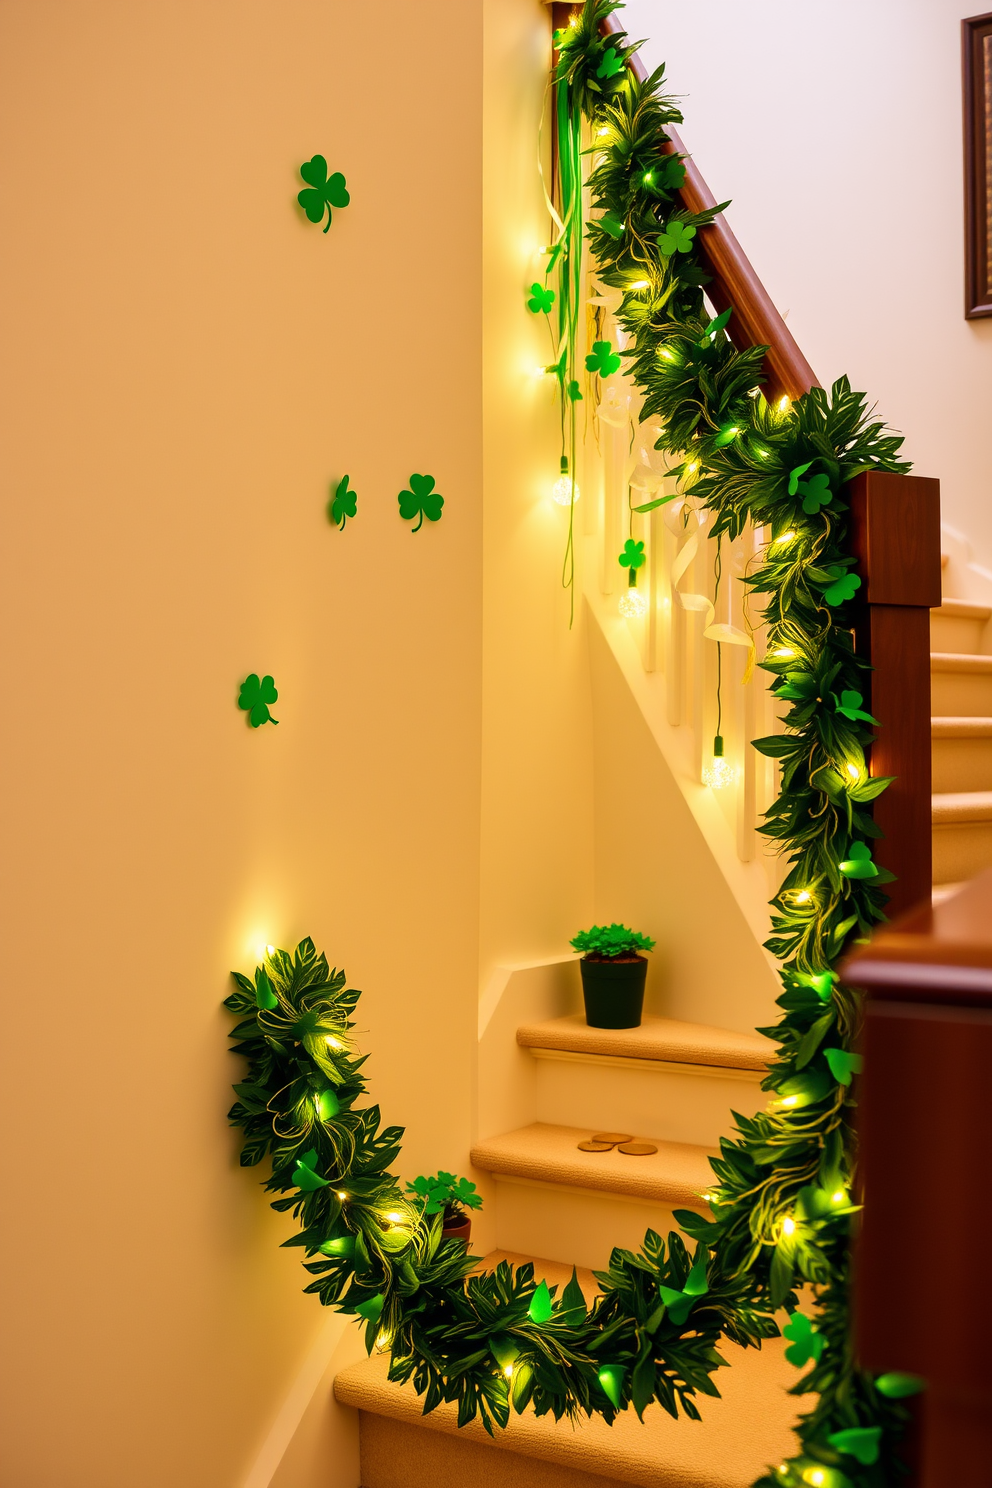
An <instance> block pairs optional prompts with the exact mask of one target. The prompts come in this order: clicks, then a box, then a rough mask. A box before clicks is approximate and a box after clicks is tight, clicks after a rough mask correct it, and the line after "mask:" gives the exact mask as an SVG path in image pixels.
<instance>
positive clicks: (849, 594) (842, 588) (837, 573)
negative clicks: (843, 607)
mask: <svg viewBox="0 0 992 1488" xmlns="http://www.w3.org/2000/svg"><path fill="white" fill-rule="evenodd" d="M827 572H828V573H829V575H830V579H831V582H830V583H829V584H828V585H827V586H826V588H825V589H824V591H823V598H824V600H825V602H826V603H827V604H828V605H840V604H844V603H845V602H846V601H847V600H849V599H853V598H854V596H855V594H856V593H857V592H858V590H859V589H860V588H861V580H860V579H859V578H858V575H857V574H853V573H848V572H847V571H846V569H843V568H841V567H840V566H839V565H838V564H834V565H833V566H832V567H831V568H828V569H827Z"/></svg>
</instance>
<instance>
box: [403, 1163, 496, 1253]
mask: <svg viewBox="0 0 992 1488" xmlns="http://www.w3.org/2000/svg"><path fill="white" fill-rule="evenodd" d="M406 1191H407V1193H408V1194H412V1195H413V1196H414V1198H417V1199H420V1200H421V1201H422V1202H423V1205H424V1217H425V1218H430V1216H431V1215H432V1214H443V1215H444V1219H443V1221H442V1224H441V1234H442V1235H444V1236H446V1237H448V1238H450V1239H452V1240H464V1241H465V1244H466V1245H467V1244H468V1242H469V1240H470V1239H471V1236H472V1220H471V1218H470V1216H469V1215H468V1214H467V1213H466V1210H468V1209H481V1208H482V1196H481V1194H479V1193H477V1192H476V1187H475V1184H474V1183H470V1182H469V1181H468V1179H467V1178H456V1177H455V1175H454V1173H443V1172H442V1173H437V1174H435V1176H434V1177H432V1178H425V1177H423V1175H421V1176H420V1177H419V1178H415V1179H414V1180H413V1182H412V1183H408V1184H407V1186H406Z"/></svg>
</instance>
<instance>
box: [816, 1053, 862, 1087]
mask: <svg viewBox="0 0 992 1488" xmlns="http://www.w3.org/2000/svg"><path fill="white" fill-rule="evenodd" d="M823 1057H824V1059H825V1060H826V1061H827V1063H828V1064H829V1066H830V1073H831V1074H832V1075H833V1077H834V1079H835V1080H836V1081H837V1084H838V1085H850V1083H851V1076H852V1075H859V1074H860V1073H861V1068H862V1065H863V1064H864V1060H863V1059H862V1058H861V1055H860V1054H849V1053H848V1052H847V1050H846V1049H824V1051H823Z"/></svg>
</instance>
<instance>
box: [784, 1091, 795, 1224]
mask: <svg viewBox="0 0 992 1488" xmlns="http://www.w3.org/2000/svg"><path fill="white" fill-rule="evenodd" d="M782 1104H783V1105H784V1104H785V1102H784V1101H783V1103H782ZM795 1233H796V1221H795V1220H794V1219H790V1217H789V1215H788V1214H787V1215H786V1216H785V1218H784V1219H783V1221H782V1234H783V1235H794V1234H795Z"/></svg>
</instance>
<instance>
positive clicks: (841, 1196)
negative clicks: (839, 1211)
mask: <svg viewBox="0 0 992 1488" xmlns="http://www.w3.org/2000/svg"><path fill="white" fill-rule="evenodd" d="M846 1198H847V1194H846V1193H845V1192H844V1190H843V1189H842V1188H839V1189H838V1190H837V1192H836V1193H834V1194H831V1195H830V1202H831V1204H843V1202H844V1200H845V1199H846Z"/></svg>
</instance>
